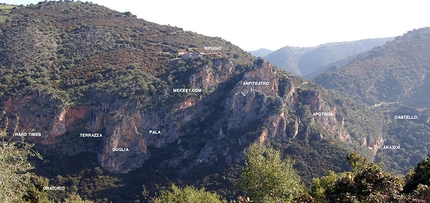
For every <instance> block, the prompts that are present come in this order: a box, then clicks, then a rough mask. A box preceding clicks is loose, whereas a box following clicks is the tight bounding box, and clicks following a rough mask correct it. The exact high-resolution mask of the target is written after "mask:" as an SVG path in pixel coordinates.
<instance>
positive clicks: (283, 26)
mask: <svg viewBox="0 0 430 203" xmlns="http://www.w3.org/2000/svg"><path fill="white" fill-rule="evenodd" d="M0 2H4V3H15V4H28V3H37V2H39V1H37V0H36V1H33V0H4V1H0ZM92 2H94V3H97V4H99V5H104V6H107V7H109V8H112V9H114V10H118V11H121V12H124V11H131V12H132V13H133V14H135V15H137V16H138V17H139V18H143V19H145V20H148V21H151V22H155V23H159V24H170V25H172V26H177V27H181V28H183V29H185V30H191V31H194V32H197V33H200V34H204V35H209V36H219V37H222V38H223V39H225V40H228V41H230V42H232V43H233V44H236V45H238V46H240V47H241V48H242V49H245V50H248V51H249V50H256V49H259V48H263V47H264V48H269V49H272V50H276V49H278V48H281V47H284V46H286V45H290V46H315V45H318V44H323V43H327V42H336V41H350V40H358V39H365V38H375V37H393V36H398V35H402V34H403V33H405V32H407V31H409V30H412V29H415V28H422V27H430V21H429V20H428V19H430V12H429V11H428V3H427V1H426V0H408V1H406V0H401V1H400V0H360V1H357V0H265V1H261V0H259V1H256V0H255V1H252V0H248V1H245V0H236V1H234V0H215V1H204V0H186V1H178V0H116V1H114V0H93V1H92Z"/></svg>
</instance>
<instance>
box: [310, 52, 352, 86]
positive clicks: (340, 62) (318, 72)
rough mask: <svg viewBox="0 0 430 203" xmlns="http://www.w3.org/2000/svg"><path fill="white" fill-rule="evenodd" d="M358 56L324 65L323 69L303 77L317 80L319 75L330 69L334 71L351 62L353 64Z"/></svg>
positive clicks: (320, 68)
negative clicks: (352, 61) (353, 60)
mask: <svg viewBox="0 0 430 203" xmlns="http://www.w3.org/2000/svg"><path fill="white" fill-rule="evenodd" d="M357 55H358V54H357ZM357 55H353V56H349V57H346V58H343V59H340V60H338V61H336V62H333V63H329V64H327V65H323V66H321V67H319V68H317V69H315V70H313V71H312V72H310V73H308V74H306V75H304V76H303V77H305V78H306V79H308V80H312V79H313V78H315V77H316V76H318V75H319V74H321V73H323V72H324V71H327V70H330V69H334V68H336V67H340V66H344V65H346V64H348V63H349V62H351V60H352V59H354V58H355V57H357Z"/></svg>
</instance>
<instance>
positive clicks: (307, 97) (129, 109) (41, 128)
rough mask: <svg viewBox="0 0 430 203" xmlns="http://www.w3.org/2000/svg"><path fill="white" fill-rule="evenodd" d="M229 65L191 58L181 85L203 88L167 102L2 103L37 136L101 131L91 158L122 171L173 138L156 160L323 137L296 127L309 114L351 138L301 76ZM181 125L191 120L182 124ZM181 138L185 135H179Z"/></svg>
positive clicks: (261, 64) (261, 65)
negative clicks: (167, 154)
mask: <svg viewBox="0 0 430 203" xmlns="http://www.w3.org/2000/svg"><path fill="white" fill-rule="evenodd" d="M234 67H235V66H234V64H233V63H232V62H231V61H229V60H215V61H212V63H210V64H207V65H201V66H199V67H198V68H197V69H196V71H195V72H194V73H192V74H191V75H190V76H189V84H186V86H187V87H190V88H202V89H204V90H205V91H207V92H204V93H200V94H195V95H191V96H190V95H189V96H186V97H185V98H183V99H181V100H176V101H177V102H176V103H173V104H171V106H163V107H161V108H159V109H155V110H149V109H146V108H137V107H141V106H142V104H141V102H140V101H139V100H124V99H118V98H113V97H111V96H109V95H106V94H103V93H94V94H93V98H94V99H93V100H92V101H91V102H90V103H89V104H87V105H80V106H74V107H66V106H65V104H64V103H63V102H62V100H61V99H58V98H56V97H55V96H52V95H47V94H42V93H37V92H36V93H33V94H29V95H26V96H22V97H14V98H9V99H8V100H6V101H5V102H3V104H2V107H3V109H4V110H5V111H6V112H7V113H8V115H17V116H18V117H20V129H34V130H35V131H37V132H41V136H40V137H32V138H31V140H32V141H35V142H40V143H43V144H55V143H56V142H57V138H58V137H59V136H62V135H64V134H66V133H67V132H69V133H72V136H77V137H79V133H100V134H102V135H103V136H102V138H99V139H102V142H101V143H102V146H100V149H99V150H98V161H99V163H100V165H101V166H102V167H104V168H105V169H107V170H109V171H111V172H114V173H127V172H129V171H131V170H134V169H137V168H139V167H141V166H143V165H144V164H145V161H146V160H148V159H150V158H151V157H153V156H154V155H153V154H152V153H151V151H150V148H151V147H152V148H163V147H166V146H168V145H170V146H171V145H175V144H176V145H177V148H178V149H180V150H179V151H181V154H177V155H174V156H172V158H171V159H167V160H164V161H163V162H162V163H161V165H162V166H164V167H178V166H179V165H180V163H181V162H182V161H183V160H188V159H193V160H194V161H193V164H192V165H191V166H196V165H198V164H213V163H214V162H217V161H220V160H221V159H222V160H225V161H226V162H227V163H232V162H236V163H237V162H239V161H240V160H241V159H243V156H241V155H240V154H237V153H236V152H235V151H237V150H235V149H234V148H235V147H237V146H240V147H241V148H246V146H248V145H249V144H250V143H253V142H261V143H264V142H269V141H270V140H282V139H288V138H296V137H297V136H298V135H301V134H304V133H305V134H306V133H308V134H309V133H312V135H311V136H313V137H310V138H311V139H314V140H318V141H322V140H324V139H325V137H324V136H325V135H324V134H323V133H321V132H312V131H310V130H309V126H307V127H306V128H303V127H300V126H302V125H304V123H303V120H306V119H310V125H319V126H322V128H323V129H324V130H325V131H326V132H329V133H330V134H331V136H332V137H335V138H337V139H339V140H342V141H344V142H351V139H352V138H351V137H350V136H349V134H348V132H347V129H345V128H344V119H343V118H341V117H340V116H339V118H338V116H337V108H336V106H330V105H328V104H327V103H326V102H325V101H324V98H323V94H322V93H320V92H319V91H314V90H302V89H301V88H298V87H299V86H300V85H305V84H306V83H305V82H302V84H295V83H294V82H293V80H290V79H289V77H291V76H289V75H285V73H281V72H279V71H278V69H276V68H275V67H274V66H273V65H271V64H269V63H267V62H265V61H262V60H257V61H256V62H255V63H254V65H253V66H252V67H251V68H249V69H247V70H246V71H245V72H243V73H242V74H241V75H235V74H234V72H233V69H234ZM233 77H236V78H237V77H239V78H237V79H236V82H235V83H232V82H231V80H232V78H233ZM226 83H229V84H230V86H231V87H232V88H231V89H222V90H218V91H216V89H217V88H218V87H219V86H220V84H226ZM224 88H225V87H224ZM178 94H180V93H178ZM213 100H218V101H222V102H220V103H217V104H215V106H216V107H217V108H218V109H221V111H220V112H218V110H214V109H208V105H209V106H210V105H213ZM299 104H300V105H302V106H303V105H305V106H309V113H310V116H311V117H310V118H306V116H309V115H308V114H306V113H304V112H302V110H303V109H302V108H303V107H298V105H299ZM46 107H49V108H46ZM172 108H173V109H175V110H174V111H172ZM326 114H327V115H326ZM213 115H220V116H218V117H214V116H213ZM292 115H296V116H297V117H296V116H295V117H291V116H292ZM208 118H211V119H213V118H215V119H216V120H213V121H210V122H211V123H212V125H211V126H206V127H204V128H202V127H200V126H198V125H196V124H195V123H199V122H201V121H204V120H205V121H206V122H207V119H208ZM338 120H339V121H338ZM193 123H194V124H193ZM187 125H191V126H194V127H190V128H189V129H188V128H184V126H187ZM184 129H187V130H190V131H187V130H186V131H184ZM193 132H200V133H203V135H201V136H206V138H204V139H206V140H204V141H202V139H203V138H201V139H199V138H197V137H196V138H182V136H189V134H193ZM211 132H215V134H214V135H211ZM73 133H74V134H73ZM209 135H210V136H209ZM196 136H197V135H196ZM198 136H200V135H198ZM80 139H86V138H80ZM190 139H191V140H193V141H191V142H190ZM196 139H197V140H200V141H198V142H203V143H204V144H203V145H202V146H201V147H200V148H199V147H198V146H197V145H196V146H194V145H192V144H190V143H193V142H197V141H196ZM183 140H188V141H186V143H183ZM233 143H234V144H233ZM378 143H379V142H366V144H367V145H369V146H371V147H377V146H378ZM196 147H197V148H196ZM64 151H67V150H64ZM221 152H222V153H221Z"/></svg>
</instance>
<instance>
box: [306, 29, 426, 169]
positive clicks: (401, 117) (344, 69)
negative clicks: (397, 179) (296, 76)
mask: <svg viewBox="0 0 430 203" xmlns="http://www.w3.org/2000/svg"><path fill="white" fill-rule="evenodd" d="M314 80H315V82H317V83H318V84H320V85H322V86H324V87H326V88H330V89H334V90H336V91H338V92H339V93H341V94H343V95H345V96H347V97H350V98H352V99H353V100H356V101H361V102H363V103H367V104H368V105H370V106H372V108H373V109H380V112H382V114H383V115H382V116H383V117H384V121H383V123H384V124H383V129H384V133H383V143H384V144H383V145H384V146H385V147H382V148H381V150H379V151H378V153H377V156H376V157H375V161H377V162H383V164H384V166H385V168H386V169H387V170H390V171H392V172H396V173H406V172H407V171H408V170H409V167H410V165H414V164H416V163H418V161H419V160H421V159H423V158H425V157H426V155H427V154H428V153H429V146H430V94H429V90H430V28H421V29H416V30H413V31H409V32H407V33H405V34H404V35H402V36H399V37H396V38H395V39H394V40H393V41H390V42H387V43H386V44H384V45H382V46H380V47H376V48H374V49H372V50H371V51H369V52H366V53H363V54H359V55H358V56H357V57H355V58H353V59H352V60H351V61H350V63H348V64H346V65H343V66H342V65H341V66H333V67H332V68H330V70H328V71H326V72H324V73H322V74H320V75H318V76H317V77H315V79H314ZM378 116H380V115H378ZM365 119H367V120H375V119H374V118H365ZM392 146H395V147H398V148H394V149H393V148H392ZM384 148H385V149H384Z"/></svg>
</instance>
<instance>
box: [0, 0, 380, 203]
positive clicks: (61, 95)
mask: <svg viewBox="0 0 430 203" xmlns="http://www.w3.org/2000/svg"><path fill="white" fill-rule="evenodd" d="M111 19H112V20H111ZM0 28H1V29H0V30H1V33H0V44H1V45H2V46H1V48H0V57H1V60H0V71H1V72H0V74H1V75H2V79H1V80H2V83H1V84H0V95H1V99H0V108H1V110H3V111H5V115H6V116H7V117H8V120H7V119H2V120H1V121H2V123H1V125H2V127H6V126H9V131H8V132H11V133H9V137H13V138H15V139H17V140H19V139H21V138H24V139H25V140H26V141H30V142H33V143H35V144H36V145H35V147H36V149H37V151H39V152H40V153H41V154H42V155H43V156H44V157H45V160H44V161H38V162H36V161H35V163H36V168H35V169H34V171H35V172H36V173H37V174H38V175H42V176H44V177H46V178H48V179H49V181H48V182H49V184H51V185H66V186H67V187H68V190H67V191H66V192H64V193H59V192H55V191H49V192H48V194H49V195H50V197H52V198H54V199H58V200H61V199H64V198H65V196H66V195H70V194H77V193H79V194H81V195H83V196H84V197H85V198H88V199H93V200H97V201H105V199H108V200H111V201H116V202H133V201H136V200H141V199H144V195H143V194H142V191H149V193H151V194H156V193H157V192H159V191H160V189H161V187H163V186H168V185H170V184H171V183H177V184H187V185H196V186H204V187H207V188H208V189H210V190H217V191H219V192H220V193H221V194H222V195H223V196H225V197H233V196H234V195H236V194H235V192H236V189H235V188H234V185H235V183H236V182H237V179H238V178H239V174H238V171H239V169H240V167H241V166H242V165H243V161H244V157H243V156H244V155H243V153H244V151H245V149H246V148H247V147H248V146H249V145H250V144H252V143H255V142H261V143H266V144H271V145H273V146H275V147H276V148H277V149H280V150H282V152H283V154H284V155H286V156H287V155H288V156H291V157H293V158H294V160H296V161H297V162H296V164H295V167H296V168H298V169H299V172H300V175H302V177H304V178H303V179H304V181H306V183H308V184H309V183H310V181H311V179H312V177H314V176H322V175H324V174H325V171H326V170H334V171H337V172H339V171H345V170H348V169H349V166H348V165H347V162H346V161H345V160H344V156H346V155H347V154H348V153H349V152H350V151H359V152H360V153H362V154H363V155H364V156H366V157H367V158H369V159H373V158H374V156H375V152H377V151H378V150H379V149H380V148H381V145H382V144H383V140H382V139H381V137H382V135H383V129H382V124H381V123H380V122H379V121H380V119H379V116H380V115H381V114H380V113H379V109H374V108H370V107H369V106H366V105H364V104H361V103H359V102H356V101H353V100H351V98H347V97H344V96H342V95H341V94H339V93H337V92H335V91H331V90H327V89H324V88H322V87H321V86H320V85H317V84H315V83H314V82H312V81H306V80H305V79H304V78H301V77H295V76H292V75H291V74H290V73H288V72H286V71H283V70H281V69H279V68H277V67H275V66H274V65H272V64H270V63H268V62H267V61H265V60H264V59H261V58H255V57H252V56H251V55H250V54H249V53H247V52H245V51H243V50H241V49H240V48H239V47H237V46H235V45H233V44H231V43H230V42H228V41H225V40H222V39H221V38H216V37H206V36H203V35H199V34H196V33H193V32H187V31H183V30H182V29H180V28H176V27H170V26H162V25H157V24H155V23H150V22H147V21H144V20H141V19H137V18H135V17H134V16H133V15H132V14H131V13H127V12H126V13H120V12H116V11H112V10H110V9H107V8H105V7H102V6H98V5H95V4H90V3H83V2H41V3H39V4H36V5H31V6H28V7H17V8H15V9H13V10H12V11H11V13H10V14H8V15H7V16H6V19H5V22H3V23H1V24H0ZM206 47H210V48H206ZM219 47H221V49H219ZM207 49H217V50H216V51H214V52H213V53H211V52H208V51H207ZM21 50H24V51H23V52H20V51H21ZM39 55H40V57H39ZM370 116H374V117H375V121H371V120H363V119H362V118H366V117H370ZM6 120H7V121H6ZM14 124H18V128H17V129H16V130H17V131H19V132H22V134H17V135H16V134H14V133H13V132H15V129H13V127H12V126H15V125H14ZM25 133H27V134H25ZM30 133H34V134H30ZM24 135H32V136H24ZM33 135H34V136H33ZM369 147H370V148H372V149H369ZM160 186H161V187H160ZM146 201H148V200H146Z"/></svg>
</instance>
